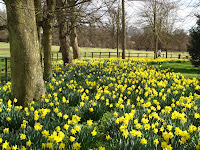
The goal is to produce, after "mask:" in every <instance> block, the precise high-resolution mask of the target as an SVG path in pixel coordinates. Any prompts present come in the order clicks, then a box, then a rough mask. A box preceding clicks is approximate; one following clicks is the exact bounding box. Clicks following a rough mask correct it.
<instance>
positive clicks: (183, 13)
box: [0, 0, 200, 31]
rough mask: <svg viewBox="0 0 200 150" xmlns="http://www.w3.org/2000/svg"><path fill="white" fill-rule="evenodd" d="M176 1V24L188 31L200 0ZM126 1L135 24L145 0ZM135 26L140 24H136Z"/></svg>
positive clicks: (1, 3)
mask: <svg viewBox="0 0 200 150" xmlns="http://www.w3.org/2000/svg"><path fill="white" fill-rule="evenodd" d="M119 1H121V0H119ZM171 1H173V0H171ZM174 1H178V2H179V4H180V6H179V10H178V11H177V15H178V21H177V23H176V24H175V26H176V27H177V28H181V29H184V30H186V31H187V30H189V29H190V28H191V27H193V26H195V24H196V20H197V19H196V17H195V14H197V13H198V12H200V0H174ZM125 3H126V5H125V7H126V12H127V20H128V22H129V25H132V24H133V25H134V22H136V21H135V20H134V19H135V18H137V16H138V14H137V12H138V10H139V9H140V8H141V5H143V4H144V2H142V1H136V0H133V1H128V0H125ZM0 9H1V10H2V9H5V6H4V5H3V2H2V0H0ZM137 19H138V18H137ZM135 26H139V25H138V24H135Z"/></svg>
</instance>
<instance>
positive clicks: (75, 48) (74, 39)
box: [68, 0, 80, 59]
mask: <svg viewBox="0 0 200 150" xmlns="http://www.w3.org/2000/svg"><path fill="white" fill-rule="evenodd" d="M68 3H69V5H70V21H71V34H70V40H71V45H72V49H73V58H74V59H80V52H79V48H78V38H77V32H76V15H75V11H76V10H75V0H68Z"/></svg>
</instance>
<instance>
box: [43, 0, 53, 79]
mask: <svg viewBox="0 0 200 150" xmlns="http://www.w3.org/2000/svg"><path fill="white" fill-rule="evenodd" d="M46 2H47V10H46V17H45V19H44V23H43V48H44V78H45V80H47V79H49V78H51V76H52V66H51V46H52V29H53V19H54V10H55V2H54V0H46Z"/></svg>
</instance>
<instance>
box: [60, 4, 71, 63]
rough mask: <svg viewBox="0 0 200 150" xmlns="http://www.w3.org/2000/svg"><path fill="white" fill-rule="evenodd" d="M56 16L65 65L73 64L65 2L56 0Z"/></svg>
mask: <svg viewBox="0 0 200 150" xmlns="http://www.w3.org/2000/svg"><path fill="white" fill-rule="evenodd" d="M56 6H57V10H56V16H57V21H58V25H59V40H60V50H61V52H62V59H63V63H64V65H65V64H71V63H72V56H71V54H70V45H69V34H68V24H67V20H66V13H65V12H66V11H65V9H64V8H65V2H63V0H56Z"/></svg>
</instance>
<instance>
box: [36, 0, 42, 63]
mask: <svg viewBox="0 0 200 150" xmlns="http://www.w3.org/2000/svg"><path fill="white" fill-rule="evenodd" d="M34 5H35V16H36V23H37V32H38V41H39V47H40V58H41V60H40V61H41V63H42V59H43V58H42V36H41V29H42V26H41V21H42V3H41V0H34Z"/></svg>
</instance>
